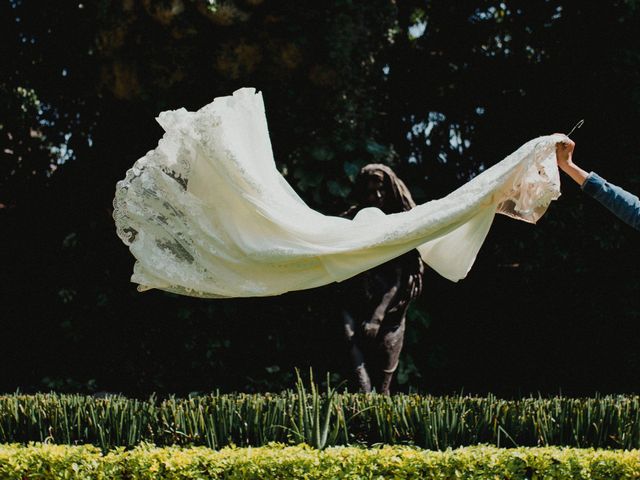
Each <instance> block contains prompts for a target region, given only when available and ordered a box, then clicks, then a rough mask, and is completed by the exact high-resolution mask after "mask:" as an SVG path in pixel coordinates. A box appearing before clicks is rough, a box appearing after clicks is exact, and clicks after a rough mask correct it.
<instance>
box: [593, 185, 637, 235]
mask: <svg viewBox="0 0 640 480" xmlns="http://www.w3.org/2000/svg"><path fill="white" fill-rule="evenodd" d="M581 188H582V190H583V191H584V192H585V193H587V194H588V195H589V196H591V197H593V198H595V199H596V200H598V201H599V202H600V203H601V204H602V205H604V206H605V207H607V208H608V209H609V210H611V211H612V212H613V213H614V214H615V215H616V216H617V217H618V218H620V219H621V220H622V221H624V222H626V223H628V224H629V225H631V226H632V227H634V228H635V229H637V230H640V200H639V199H638V197H636V196H635V195H632V194H631V193H629V192H627V191H626V190H623V189H622V188H620V187H618V186H616V185H613V184H612V183H609V182H607V181H606V180H605V179H604V178H602V177H601V176H599V175H598V174H597V173H595V172H591V173H590V174H589V176H588V177H587V179H586V180H585V181H584V183H583V184H582V185H581Z"/></svg>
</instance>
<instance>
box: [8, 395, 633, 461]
mask: <svg viewBox="0 0 640 480" xmlns="http://www.w3.org/2000/svg"><path fill="white" fill-rule="evenodd" d="M30 441H39V442H44V441H46V442H51V443H59V444H93V445H97V446H99V447H101V448H102V449H103V450H105V451H106V450H108V449H110V448H113V447H115V446H126V447H132V446H135V445H137V444H138V443H140V442H143V441H144V442H149V443H153V444H155V445H183V446H196V445H203V446H207V447H210V448H214V449H218V448H221V447H224V446H226V445H232V444H233V445H237V446H261V445H266V444H268V443H269V442H281V443H289V444H292V443H307V444H309V445H312V446H313V447H316V448H324V447H327V446H332V445H354V444H356V445H373V444H377V443H385V444H391V445H397V444H404V445H416V446H419V447H422V448H427V449H430V450H443V449H446V448H450V447H452V448H455V447H458V446H464V445H476V444H479V443H483V444H484V443H486V444H493V445H497V446H499V447H521V446H549V445H564V446H573V447H580V448H585V447H593V448H618V449H620V448H622V449H631V448H640V397H638V396H607V397H602V398H585V399H577V398H561V397H556V398H546V399H545V398H524V399H519V400H502V399H498V398H495V397H492V396H489V397H469V396H464V397H462V396H461V397H432V396H420V395H395V396H392V397H387V396H382V395H375V394H373V395H361V394H347V393H336V392H335V391H333V390H330V391H329V392H325V393H322V394H320V393H319V391H318V390H317V388H316V387H315V386H312V387H311V389H310V390H309V389H305V388H304V386H302V385H301V384H299V385H298V388H297V390H296V391H287V392H283V393H281V394H265V395H246V394H230V395H210V396H201V397H195V398H186V399H175V398H171V399H168V400H164V401H162V402H158V401H156V400H155V399H153V398H151V399H149V400H146V401H141V400H134V399H127V398H124V397H110V398H103V399H98V398H92V397H88V396H80V395H56V394H50V395H44V394H40V395H29V396H26V395H8V396H0V442H1V443H13V442H19V443H26V442H30Z"/></svg>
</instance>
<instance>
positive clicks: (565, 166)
mask: <svg viewBox="0 0 640 480" xmlns="http://www.w3.org/2000/svg"><path fill="white" fill-rule="evenodd" d="M560 135H562V134H560ZM575 148H576V143H575V142H574V141H573V140H571V139H570V138H569V137H567V136H566V135H564V139H563V140H562V141H560V142H558V143H556V161H557V162H558V168H560V170H562V171H563V172H564V173H566V174H567V175H569V176H570V177H571V178H572V179H573V180H574V181H575V182H576V183H577V184H578V185H582V184H583V183H584V181H585V180H586V179H587V177H588V176H589V174H588V173H587V172H586V171H585V170H583V169H582V168H580V167H579V166H578V165H576V164H575V163H573V150H574V149H575Z"/></svg>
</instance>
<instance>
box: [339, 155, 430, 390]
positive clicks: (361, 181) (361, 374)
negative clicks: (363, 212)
mask: <svg viewBox="0 0 640 480" xmlns="http://www.w3.org/2000/svg"><path fill="white" fill-rule="evenodd" d="M353 197H354V200H355V202H356V204H355V205H354V206H352V207H351V208H350V209H349V210H347V211H346V212H344V213H343V214H342V215H341V216H343V217H347V218H353V217H354V216H355V215H356V213H357V212H358V211H359V210H360V209H362V208H365V207H377V208H379V209H380V210H382V211H383V212H384V213H387V214H389V213H398V212H403V211H405V210H410V209H411V208H413V207H414V206H415V203H414V201H413V199H412V198H411V193H410V192H409V189H408V188H407V187H406V185H405V184H404V182H402V180H400V179H399V178H398V177H397V175H396V174H395V173H394V171H393V170H391V168H389V167H387V166H386V165H381V164H369V165H366V166H365V167H363V168H362V170H360V174H359V175H358V178H357V179H356V184H355V187H354V192H353ZM423 274H424V263H423V262H422V259H421V258H420V255H419V253H418V251H417V250H411V251H410V252H407V253H405V254H404V255H402V256H400V257H397V258H395V259H393V260H390V261H389V262H387V263H384V264H382V265H379V266H377V267H375V268H373V269H371V270H368V271H366V272H363V273H361V274H359V275H356V276H355V277H352V278H350V279H348V280H345V281H344V282H342V283H341V284H339V289H340V292H341V305H340V307H341V312H340V313H341V316H342V321H343V325H344V333H345V336H346V340H347V343H348V348H349V355H350V357H351V362H352V366H353V369H354V374H355V378H356V381H357V384H358V387H359V389H360V390H361V391H363V392H370V391H371V390H372V388H375V389H376V390H377V391H378V392H381V393H386V394H388V393H390V386H391V381H392V379H393V374H394V372H395V371H396V369H397V368H398V359H399V357H400V351H401V350H402V343H403V340H404V331H405V322H406V314H407V309H408V307H409V304H410V303H411V301H412V300H413V299H414V298H416V297H417V296H418V295H420V292H421V291H422V277H423Z"/></svg>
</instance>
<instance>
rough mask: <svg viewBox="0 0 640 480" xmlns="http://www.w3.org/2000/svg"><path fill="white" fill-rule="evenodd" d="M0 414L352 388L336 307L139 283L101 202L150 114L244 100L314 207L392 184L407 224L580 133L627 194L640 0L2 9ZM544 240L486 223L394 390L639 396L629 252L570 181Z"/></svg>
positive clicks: (608, 218) (184, 0)
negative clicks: (75, 394) (58, 397)
mask: <svg viewBox="0 0 640 480" xmlns="http://www.w3.org/2000/svg"><path fill="white" fill-rule="evenodd" d="M0 5H1V6H0V12H1V17H0V18H1V20H0V21H1V26H0V49H2V52H1V53H2V60H3V61H2V69H1V71H2V75H1V77H0V156H1V162H0V228H1V243H0V262H1V263H0V265H1V267H0V280H1V281H2V294H3V299H2V302H1V306H0V344H1V352H2V357H1V361H0V391H5V392H11V391H15V390H16V389H18V388H19V389H20V390H22V391H35V390H50V389H54V390H58V391H81V392H95V391H114V392H123V393H126V394H128V395H147V394H149V393H150V392H153V391H155V392H158V393H160V394H164V393H169V392H172V393H177V394H186V393H189V392H193V391H200V392H203V391H211V390H215V389H220V390H221V391H231V390H243V391H264V390H280V389H282V388H286V387H290V386H291V385H292V383H293V376H294V367H300V368H302V369H303V370H305V369H307V368H308V367H309V366H312V367H313V369H314V371H315V372H316V374H317V375H318V376H320V377H321V376H322V374H323V372H326V371H330V372H332V373H333V380H334V381H338V380H339V379H340V378H345V376H346V375H347V373H348V369H347V357H346V354H344V353H343V350H342V348H343V347H342V343H341V336H340V333H341V329H340V323H339V320H338V319H337V318H336V317H335V315H334V313H333V307H335V305H333V303H334V302H332V299H333V297H332V295H331V287H327V288H324V289H318V290H316V291H308V292H296V293H291V294H286V295H283V296H280V297H273V298H257V299H234V300H224V301H210V300H209V301H207V300H199V299H193V298H188V297H180V296H175V295H170V294H167V293H163V292H159V291H150V292H146V293H143V294H141V293H138V292H136V290H135V285H134V284H132V283H130V282H129V276H130V274H131V269H132V266H133V257H132V256H131V255H130V253H129V252H128V250H127V249H126V247H125V246H124V245H123V244H122V243H121V242H120V240H119V239H118V238H117V237H116V234H115V228H114V225H113V221H112V218H111V214H112V204H111V202H112V198H113V195H114V189H115V184H116V182H117V181H118V180H120V179H122V178H124V175H125V171H126V170H127V168H129V167H130V166H131V165H132V164H133V162H134V161H135V160H136V159H137V158H139V157H141V156H142V155H144V154H145V153H146V152H147V151H148V150H150V149H152V148H154V147H155V145H156V144H157V141H158V140H159V138H160V136H161V134H162V130H161V128H160V126H159V125H158V124H157V123H156V122H155V120H154V117H155V116H157V114H158V113H159V112H160V111H162V110H167V109H176V108H179V107H183V106H184V107H186V108H187V109H190V110H195V109H197V108H200V107H201V106H203V105H205V104H206V103H208V102H210V101H211V100H212V99H213V98H214V97H216V96H220V95H228V94H231V92H232V91H233V90H235V89H237V88H240V87H243V86H253V87H256V88H257V89H258V90H261V91H262V92H263V95H264V99H265V103H266V109H267V118H268V121H269V128H270V133H271V137H272V143H273V147H274V152H275V155H276V160H277V163H278V167H279V168H280V170H281V171H282V172H283V174H285V176H286V178H287V179H288V180H289V182H291V184H292V185H293V186H294V188H296V190H298V191H299V192H300V193H301V195H302V196H303V197H304V198H305V199H306V200H307V201H308V202H309V204H310V205H312V206H313V207H315V208H317V209H319V210H321V211H323V212H326V213H336V212H338V211H340V210H341V209H342V208H344V206H345V205H346V204H348V194H349V191H350V187H351V185H352V181H353V179H354V175H355V174H356V173H357V171H358V169H359V167H361V166H362V165H364V164H366V163H369V162H373V161H376V162H385V163H388V164H390V165H391V166H393V168H395V169H396V171H397V172H398V173H399V174H400V176H401V177H402V178H404V179H405V180H406V182H407V183H408V185H409V186H410V188H411V190H412V192H413V193H414V196H415V197H416V200H418V201H419V202H422V201H427V200H429V199H433V198H438V197H440V196H443V195H445V194H446V193H448V192H450V191H451V190H453V189H454V188H455V187H457V186H459V185H460V184H462V183H463V182H464V181H465V180H467V179H468V178H470V176H472V175H474V174H476V173H477V172H479V171H481V170H482V169H483V168H486V167H488V166H490V165H491V164H493V163H495V162H496V161H498V160H500V159H501V158H503V157H504V156H505V155H506V154H508V153H510V152H511V151H513V150H514V149H515V148H517V147H518V146H519V145H520V144H522V143H524V142H525V141H527V140H529V139H531V138H533V137H535V136H538V135H542V134H547V133H553V132H556V131H561V132H566V131H568V130H569V129H570V128H571V127H572V125H573V124H575V123H576V121H577V120H579V119H580V118H584V119H585V120H586V123H585V126H584V127H583V128H582V129H581V130H578V131H577V132H576V134H575V135H574V138H575V140H576V142H577V145H578V146H577V150H576V156H577V160H579V162H580V163H581V164H582V165H583V166H584V167H585V168H587V169H593V170H597V171H598V172H599V173H600V174H601V175H603V176H605V177H606V178H607V179H609V180H611V181H613V182H614V183H618V184H621V185H623V186H625V187H627V188H628V189H629V190H631V191H634V192H639V191H640V185H639V183H640V176H639V173H640V170H639V168H638V167H639V162H638V160H639V156H640V149H639V148H638V127H639V126H640V123H639V113H640V33H639V32H640V22H639V19H640V10H639V9H640V5H638V2H636V1H602V2H584V1H578V0H548V1H535V2H531V1H525V0H514V1H505V2H494V1H482V0H475V1H456V2H447V1H415V0H408V1H400V0H397V1H395V2H394V1H390V0H384V1H383V0H367V1H364V0H361V1H348V0H326V1H322V2H318V1H307V0H296V1H271V0H235V1H231V0H229V1H222V0H210V1H205V0H169V1H152V0H122V1H106V0H101V1H98V0H95V1H91V0H87V1H84V0H80V2H78V1H63V2H37V1H28V0H11V1H7V0H4V1H3V2H2V3H1V4H0ZM563 180H564V183H563V196H562V198H561V199H560V200H559V201H558V202H555V203H554V204H553V205H552V206H551V207H550V209H549V211H548V213H547V215H546V216H545V217H543V219H542V220H541V221H540V222H539V224H538V225H537V226H533V225H528V224H525V223H521V222H516V221H513V220H510V219H507V218H505V217H500V216H499V218H496V220H495V222H494V226H493V228H492V230H491V232H490V234H489V237H488V239H487V241H486V243H485V244H484V246H483V248H482V250H481V252H480V254H479V256H478V259H477V263H476V265H475V266H474V268H473V269H472V271H471V273H470V274H469V276H468V278H467V279H465V280H463V281H461V282H459V283H457V284H455V283H451V282H448V281H447V280H444V279H443V278H441V277H439V276H438V275H437V274H435V273H433V272H429V273H428V274H427V278H426V288H425V292H424V294H423V296H422V298H421V299H420V301H419V302H418V303H417V304H416V305H415V307H414V308H413V310H412V311H411V315H410V320H409V327H408V332H407V339H406V348H405V351H404V353H403V357H402V362H401V366H400V369H399V375H398V388H399V389H401V390H405V391H406V390H409V389H413V390H419V391H424V392H432V393H444V392H459V391H461V390H464V391H465V392H477V393H483V392H494V393H497V394H499V395H505V396H512V395H519V394H524V393H529V392H533V393H535V392H541V393H543V394H547V393H549V394H550V393H558V392H562V393H566V394H572V395H581V394H593V393H594V392H596V391H599V392H637V391H638V390H639V389H640V383H639V378H640V375H639V374H640V353H639V352H640V349H639V348H638V343H639V342H640V318H639V307H640V303H639V300H638V299H639V298H640V295H638V291H639V288H638V275H637V274H638V250H639V249H638V240H639V237H638V233H637V232H636V231H633V230H632V229H631V228H629V227H627V226H626V225H623V224H622V223H620V222H619V221H618V220H616V219H615V218H614V217H613V216H612V215H610V214H609V213H608V212H606V211H605V210H604V209H603V208H602V207H600V206H599V205H597V204H596V203H595V202H594V201H592V200H591V199H589V198H587V197H586V196H585V195H583V194H582V193H581V192H580V191H579V189H578V187H577V186H575V185H573V184H571V182H570V181H569V180H568V179H567V178H566V177H564V178H563Z"/></svg>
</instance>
